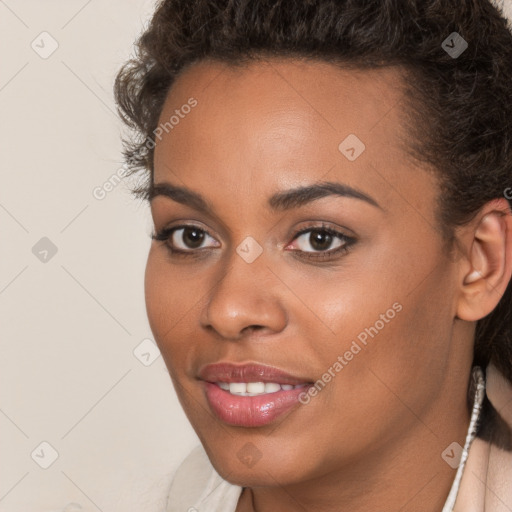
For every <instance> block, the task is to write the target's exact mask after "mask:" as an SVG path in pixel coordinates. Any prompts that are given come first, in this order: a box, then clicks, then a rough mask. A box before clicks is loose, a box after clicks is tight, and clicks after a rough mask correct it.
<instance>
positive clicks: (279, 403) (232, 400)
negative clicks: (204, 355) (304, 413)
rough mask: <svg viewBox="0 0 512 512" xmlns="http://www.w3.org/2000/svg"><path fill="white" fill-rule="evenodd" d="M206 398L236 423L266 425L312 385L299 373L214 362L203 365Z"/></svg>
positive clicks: (223, 418)
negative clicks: (298, 374)
mask: <svg viewBox="0 0 512 512" xmlns="http://www.w3.org/2000/svg"><path fill="white" fill-rule="evenodd" d="M198 376H199V378H200V379H201V380H202V381H204V391H205V395H206V399H207V402H208V404H209V406H210V409H211V411H212V412H213V413H214V414H215V416H216V417H217V418H218V419H220V420H221V421H223V422H224V423H226V424H228V425H232V426H239V427H260V426H264V425H268V424H270V423H272V422H273V421H275V420H276V419H277V418H278V417H280V416H281V415H283V414H284V413H286V412H287V411H289V410H290V409H292V408H294V407H296V406H298V405H300V403H301V402H300V400H299V398H300V396H301V394H302V393H305V392H306V391H307V389H308V388H309V387H310V386H312V385H313V383H312V382H311V381H309V380H308V379H306V378H304V377H301V376H294V375H291V374H289V373H287V372H284V371H282V370H280V369H278V368H274V367H271V366H266V365H261V364H252V363H251V364H244V365H238V364H233V363H227V362H226V363H216V364H212V365H207V366H205V367H203V368H202V369H201V370H200V372H199V375H198Z"/></svg>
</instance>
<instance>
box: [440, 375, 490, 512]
mask: <svg viewBox="0 0 512 512" xmlns="http://www.w3.org/2000/svg"><path fill="white" fill-rule="evenodd" d="M471 378H472V383H471V384H472V387H473V389H475V388H476V389H475V397H474V400H473V410H472V411H471V421H470V422H469V428H468V433H467V435H466V442H465V444H464V449H463V450H462V454H461V457H460V462H459V466H458V468H457V473H456V475H455V480H454V481H453V484H452V487H451V489H450V492H449V494H448V498H447V499H446V502H445V504H444V507H443V510H442V512H452V511H453V506H454V505H455V500H456V499H457V494H458V492H459V487H460V482H461V480H462V473H463V472H464V467H465V465H466V460H467V458H468V453H469V447H470V446H471V443H472V442H473V440H474V439H475V437H476V429H477V425H478V420H479V418H480V411H481V410H482V402H483V400H484V396H485V378H484V373H483V371H482V369H481V368H480V367H479V366H475V367H474V368H473V370H472V372H471Z"/></svg>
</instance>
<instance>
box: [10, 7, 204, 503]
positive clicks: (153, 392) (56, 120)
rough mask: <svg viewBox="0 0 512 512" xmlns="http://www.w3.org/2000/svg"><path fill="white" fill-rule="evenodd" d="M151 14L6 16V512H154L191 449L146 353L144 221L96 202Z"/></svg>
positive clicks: (169, 391)
mask: <svg viewBox="0 0 512 512" xmlns="http://www.w3.org/2000/svg"><path fill="white" fill-rule="evenodd" d="M153 6H154V2H153V1H144V0H109V1H105V0H91V1H87V0H65V1H64V0H60V1H57V0H53V1H50V0H44V1H41V0H32V1H27V0H5V2H4V1H0V41H1V44H0V112H1V137H0V155H1V157H0V158H1V169H2V171H1V172H2V179H1V184H0V233H1V241H0V257H1V262H2V263H1V265H0V318H1V320H0V343H1V357H0V461H1V462H0V511H1V512H18V511H19V512H47V511H64V510H66V511H67V512H71V511H91V512H92V511H98V510H99V511H102V512H121V511H126V512H128V511H140V512H142V511H161V510H163V507H164V499H165V493H166V491H167V488H168V485H169V481H170V477H171V473H172V472H173V471H174V470H175V469H176V467H177V464H178V463H179V462H180V461H181V460H182V459H183V458H184V457H185V456H186V454H187V453H188V452H189V451H190V450H191V449H192V447H193V446H194V445H195V444H196V442H197V441H196V439H197V438H196V437H195V434H194V432H193V431H192V428H191V427H190V426H189V424H188V422H187V420H186V418H185V416H184V414H183V412H182V410H181V407H180V406H179V404H178V402H177V399H176V397H175V394H174V390H173V388H172V384H171V381H170V378H169V375H168V373H167V370H166V368H165V364H164V362H163V360H162V358H161V357H157V358H156V359H155V360H154V361H153V358H154V357H155V355H157V354H158V352H156V351H155V349H154V348H152V347H151V345H146V344H147V343H152V342H151V341H150V342H145V344H143V345H142V346H141V347H140V348H139V349H137V347H138V346H139V345H140V343H141V342H143V340H145V339H151V338H152V335H151V331H150V329H149V325H148V323H147V319H146V311H145V305H144V296H143V291H144V290H143V275H144V266H145V260H146V255H147V251H148V248H149V243H150V238H149V233H150V228H151V225H150V222H149V212H148V210H147V207H146V206H145V205H144V204H143V203H141V202H140V201H137V200H135V199H134V198H133V197H132V196H130V193H129V190H128V187H127V186H126V184H124V183H123V184H120V185H117V186H116V187H115V188H113V189H112V190H109V192H108V193H105V194H100V193H98V192H96V196H97V197H100V198H101V197H103V195H104V196H105V197H103V199H96V198H95V197H94V195H93V191H94V190H95V189H97V187H102V185H103V184H104V183H105V182H108V181H109V179H110V178H111V176H112V175H115V174H116V173H117V171H118V169H120V168H121V164H122V159H121V153H120V151H121V145H120V133H121V130H122V129H123V128H122V126H121V123H120V122H119V120H118V119H117V118H116V115H115V106H114V101H113V95H112V82H113V79H114V76H115V73H116V71H117V68H118V67H119V65H120V64H121V63H122V62H123V61H124V59H126V58H127V57H128V56H129V54H130V52H131V51H132V43H133V41H134V39H135V37H136V36H137V34H139V32H140V31H141V30H142V28H143V25H144V23H145V22H146V20H147V18H148V14H149V13H150V12H151V11H152V9H153ZM42 32H47V33H48V34H49V36H48V35H42V36H40V34H41V33H42ZM33 41H34V43H33ZM32 44H34V47H35V49H33V48H32V46H31V45H32ZM56 44H58V48H57V49H56V50H55V51H54V53H52V54H51V55H48V53H49V52H50V51H51V50H52V49H53V47H54V46H55V45H56ZM45 52H46V53H45ZM41 55H42V56H41ZM106 189H109V187H108V185H107V187H106ZM103 190H105V188H104V189H103ZM43 237H46V238H47V239H49V240H50V241H51V243H52V244H53V245H54V246H55V247H56V248H57V252H56V254H54V255H52V249H51V247H52V245H50V244H49V242H48V241H46V242H45V241H43V242H39V241H40V240H41V239H42V238H43ZM38 242H39V244H40V245H37V246H36V244H38ZM34 246H36V249H35V252H36V254H33V252H32V251H33V247H34ZM45 251H46V252H45ZM41 259H43V260H44V261H41ZM153 347H154V344H153ZM134 350H135V351H136V354H138V355H139V358H137V357H136V355H135V354H134ZM148 354H149V355H148ZM141 360H142V361H141ZM151 361H152V363H151V364H150V365H149V366H145V364H149V362H151ZM42 442H47V443H49V444H50V445H51V447H53V449H55V450H56V452H58V458H57V459H56V460H55V461H54V462H53V463H52V464H51V465H50V466H49V467H48V468H47V469H43V468H42V467H41V464H43V465H46V464H48V463H49V462H51V460H52V458H53V455H52V454H53V452H52V449H51V448H49V447H47V446H46V445H41V443H42ZM32 454H33V455H32Z"/></svg>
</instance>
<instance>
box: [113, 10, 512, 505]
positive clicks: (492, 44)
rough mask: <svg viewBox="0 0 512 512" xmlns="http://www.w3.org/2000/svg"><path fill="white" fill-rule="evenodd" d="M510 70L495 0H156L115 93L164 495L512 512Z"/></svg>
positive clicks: (186, 501) (510, 54)
mask: <svg viewBox="0 0 512 512" xmlns="http://www.w3.org/2000/svg"><path fill="white" fill-rule="evenodd" d="M511 83H512V35H511V33H510V32H509V30H508V28H507V24H506V20H505V18H504V17H503V15H502V14H501V13H500V12H499V11H498V9H497V8H496V7H495V6H493V5H492V4H491V3H489V2H488V0H479V1H477V0H457V1H455V0H446V1H444V2H440V1H438V0H422V1H419V0H418V1H409V2H404V1H402V2H401V1H398V0H383V1H380V2H359V3H358V2H355V1H353V0H345V1H341V0H340V1H338V2H334V1H332V0H302V1H298V0H297V1H292V0H288V1H285V0H274V1H272V2H267V1H254V2H246V1H243V0H197V1H191V0H167V1H163V2H160V4H159V5H158V7H157V10H156V12H155V14H154V16H153V18H152V21H151V24H150V26H149V28H148V29H147V31H146V32H145V33H144V34H143V36H142V37H141V39H140V41H139V43H138V53H137V55H136V58H135V59H133V60H132V61H130V62H128V63H127V64H126V65H125V66H124V67H123V69H122V70H121V71H120V73H119V75H118V77H117V80H116V84H115V93H116V99H117V103H118V106H119V110H120V113H121V115H122V116H123V119H124V120H125V121H126V122H127V123H128V125H129V126H131V127H132V128H134V129H135V134H136V137H135V138H133V139H131V140H129V141H125V142H126V149H125V156H126V159H127V162H128V164H129V166H130V169H131V171H132V172H136V171H140V170H143V173H144V176H145V177H146V181H145V182H144V184H143V185H141V186H140V187H139V188H138V189H137V190H135V193H136V194H137V195H138V196H139V197H143V198H145V199H147V200H148V201H149V202H150V205H151V213H152V217H153V221H154V226H155V232H154V234H153V239H154V240H153V242H152V245H151V249H150V252H149V256H148V261H147V268H146V278H145V286H146V304H147V312H148V318H149V321H150V325H151V329H152V331H153V334H154V336H155V340H156V342H157V343H158V346H159V348H160V350H161V352H162V355H163V357H164V359H165V362H166V365H167V368H168V369H169V373H170V375H171V378H172V381H173V384H174V387H175V389H176V392H177V394H178V397H179V399H180V402H181V404H182V406H183V408H184V411H185V413H186V414H187V417H188V419H189V420H190V422H191V424H192V426H193V428H194V429H195V432H196V433H197V435H198V437H199V439H200V440H201V446H200V447H198V448H197V449H196V450H195V451H193V452H192V454H191V455H190V456H189V457H188V458H187V459H186V460H185V461H184V462H183V464H182V465H181V466H180V468H179V469H178V471H177V473H176V475H175V477H174V481H173V483H172V486H171V489H170V494H169V504H168V511H178V510H179V511H184V510H190V511H193V510H200V511H203V510H209V511H210V510H212V511H213V510H218V511H223V512H229V511H236V512H246V511H258V512H267V511H275V510H279V511H281V512H283V511H304V510H307V511H310V510H311V511H326V512H327V511H335V510H336V511H338V510H350V511H352V512H355V511H363V510H364V511H369V510H379V511H398V510H414V511H415V512H434V511H436V512H438V511H441V510H443V511H444V512H446V511H448V510H452V509H453V510H457V511H464V512H467V511H472V510H475V511H481V510H486V511H487V510H495V511H498V510H499V511H502V510H512V495H511V489H512V434H511V426H512V384H511V381H512V314H511V308H512V288H511V285H510V281H511V275H512V213H511V210H510V202H509V200H510V199H511V197H512V188H510V187H511V185H512V122H511V119H512V97H511V94H510V92H511V91H510V84H511ZM475 436H476V437H475ZM455 501H456V503H455Z"/></svg>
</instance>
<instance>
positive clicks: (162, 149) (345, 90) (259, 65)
mask: <svg viewBox="0 0 512 512" xmlns="http://www.w3.org/2000/svg"><path fill="white" fill-rule="evenodd" d="M404 77H405V73H404V71H403V70H402V69H401V68H396V67H387V68H382V69H369V70H360V69H348V68H343V65H342V64H340V65H339V66H338V65H337V66H335V65H333V64H330V63H326V62H319V61H311V60H310V61H305V60H297V59H275V58H272V59H268V60H261V61H253V62H250V63H249V64H247V65H245V64H244V65H243V66H233V65H229V64H227V63H223V62H218V61H202V62H199V63H196V64H193V65H191V66H190V67H188V68H187V69H186V70H185V71H183V72H182V74H181V75H180V76H179V77H178V78H177V80H176V81H175V83H174V84H173V86H172V88H171V90H170V93H169V94H168V96H167V99H166V102H165V104H164V107H163V110H162V113H161V116H160V126H165V123H167V128H165V129H164V130H161V131H160V137H159V138H158V140H157V141H156V148H155V169H154V181H155V182H159V181H163V180H170V181H173V182H174V183H176V184H180V183H177V182H179V181H181V182H183V183H189V184H193V185H194V188H196V189H199V190H203V191H205V195H208V189H209V186H215V185H219V186H220V185H222V188H223V189H224V190H227V189H229V188H230V187H232V188H233V190H234V191H237V192H239V191H240V190H243V189H244V188H245V187H251V191H252V193H253V194H256V195H257V194H259V193H260V191H261V192H262V193H263V194H265V195H266V196H268V195H270V191H275V190H276V189H280V188H286V187H291V186H296V185H297V184H304V183H306V182H312V181H316V180H318V179H320V178H322V179H329V180H331V181H333V180H334V181H342V182H344V183H346V184H349V185H354V186H359V188H363V189H366V190H367V191H370V190H374V189H378V190H379V195H380V196H381V197H382V196H383V197H384V198H385V197H386V194H396V192H397V191H398V193H399V194H400V193H401V194H402V195H408V194H410V191H409V190H408V187H409V186H410V185H414V186H416V187H417V186H419V187H420V188H423V196H422V198H418V200H420V201H423V202H425V201H428V196H429V194H428V193H426V192H427V191H426V190H425V189H424V187H425V186H428V187H429V188H431V187H432V182H431V181H429V179H428V178H427V177H426V176H423V177H420V178H418V175H417V173H412V172H411V171H412V168H413V167H414V166H415V164H414V162H410V161H409V160H408V158H407V155H406V154H405V152H404V151H403V150H402V148H401V147H400V144H401V143H402V142H401V141H402V140H404V139H405V137H404V133H405V132H404V130H403V125H402V104H401V101H402V99H403V93H402V87H403V84H404V82H403V80H404ZM191 99H193V101H195V106H194V107H193V108H188V106H187V107H184V106H186V105H187V104H190V100H191ZM171 119H172V120H173V121H174V122H171V123H169V121H170V120H171ZM345 141H348V142H346V143H345ZM345 146H354V147H355V150H356V153H358V154H359V156H357V157H356V159H354V160H350V159H349V158H347V155H346V154H344V152H343V151H344V148H345ZM345 149H346V148H345ZM418 179H420V181H421V180H423V181H424V183H417V181H418ZM411 180H412V182H413V183H408V182H411ZM217 182H218V183H217ZM414 182H415V183H414ZM400 188H402V189H403V190H402V191H401V192H400ZM260 189H261V190H260ZM247 190H248V189H247ZM241 200H242V199H241ZM244 200H245V199H244Z"/></svg>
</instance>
